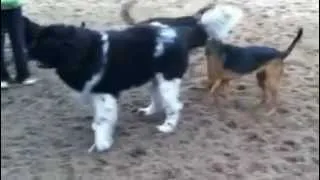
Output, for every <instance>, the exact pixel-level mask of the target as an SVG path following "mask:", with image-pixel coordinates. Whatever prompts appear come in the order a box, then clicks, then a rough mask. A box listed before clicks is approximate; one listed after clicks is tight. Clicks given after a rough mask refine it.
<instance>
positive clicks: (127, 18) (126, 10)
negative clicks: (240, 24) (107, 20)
mask: <svg viewBox="0 0 320 180" xmlns="http://www.w3.org/2000/svg"><path fill="white" fill-rule="evenodd" d="M136 2H137V0H129V1H127V2H125V3H123V4H122V6H121V10H120V16H121V18H122V19H123V21H124V22H125V23H126V24H128V25H134V24H136V20H135V19H134V18H133V17H132V16H131V14H130V9H131V8H132V6H133V5H134V4H135V3H136ZM213 6H214V4H213V3H209V4H207V5H205V6H204V7H202V8H200V9H199V10H198V11H197V12H195V13H194V14H193V15H192V16H193V17H194V18H196V19H200V18H201V16H202V15H203V14H204V13H205V12H206V11H208V10H209V9H211V8H212V7H213Z"/></svg>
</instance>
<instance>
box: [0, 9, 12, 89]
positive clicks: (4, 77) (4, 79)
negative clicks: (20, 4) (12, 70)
mask: <svg viewBox="0 0 320 180" xmlns="http://www.w3.org/2000/svg"><path fill="white" fill-rule="evenodd" d="M5 27H6V13H5V12H4V11H1V89H3V88H8V86H9V84H8V83H9V80H10V76H9V73H8V70H7V68H6V63H5V62H4V57H5V56H4V44H5Z"/></svg>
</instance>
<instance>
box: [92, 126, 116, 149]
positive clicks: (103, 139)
mask: <svg viewBox="0 0 320 180" xmlns="http://www.w3.org/2000/svg"><path fill="white" fill-rule="evenodd" d="M92 129H93V130H94V145H93V146H92V147H91V148H90V149H91V150H93V149H96V150H97V151H98V152H102V151H105V150H108V149H109V148H110V147H111V146H112V144H113V137H112V132H113V130H112V128H111V127H110V126H109V125H108V123H100V124H96V123H93V124H92ZM90 149H89V151H90Z"/></svg>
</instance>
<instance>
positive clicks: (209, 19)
mask: <svg viewBox="0 0 320 180" xmlns="http://www.w3.org/2000/svg"><path fill="white" fill-rule="evenodd" d="M242 17H243V10H242V9H240V8H239V7H236V6H233V5H227V4H226V5H224V4H221V5H216V6H215V8H214V9H212V10H207V11H205V12H204V14H203V15H202V16H201V18H200V23H201V24H202V25H203V27H204V29H205V31H206V33H207V34H208V36H209V38H218V39H220V40H221V39H223V38H226V37H227V36H228V35H229V32H230V31H231V29H233V28H234V27H235V26H236V25H237V24H238V23H239V21H240V20H241V18H242Z"/></svg>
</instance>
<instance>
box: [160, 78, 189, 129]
mask: <svg viewBox="0 0 320 180" xmlns="http://www.w3.org/2000/svg"><path fill="white" fill-rule="evenodd" d="M156 80H157V85H158V89H159V94H160V97H161V99H162V103H163V108H164V110H165V115H166V118H165V121H164V122H163V124H162V125H159V126H157V129H158V130H159V131H160V132H164V133H170V132H173V131H174V130H175V128H176V126H177V124H178V121H179V118H180V111H181V110H182V108H183V103H181V102H180V100H179V94H180V85H181V79H180V78H175V79H172V80H166V79H165V78H164V76H163V74H157V75H156Z"/></svg>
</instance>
